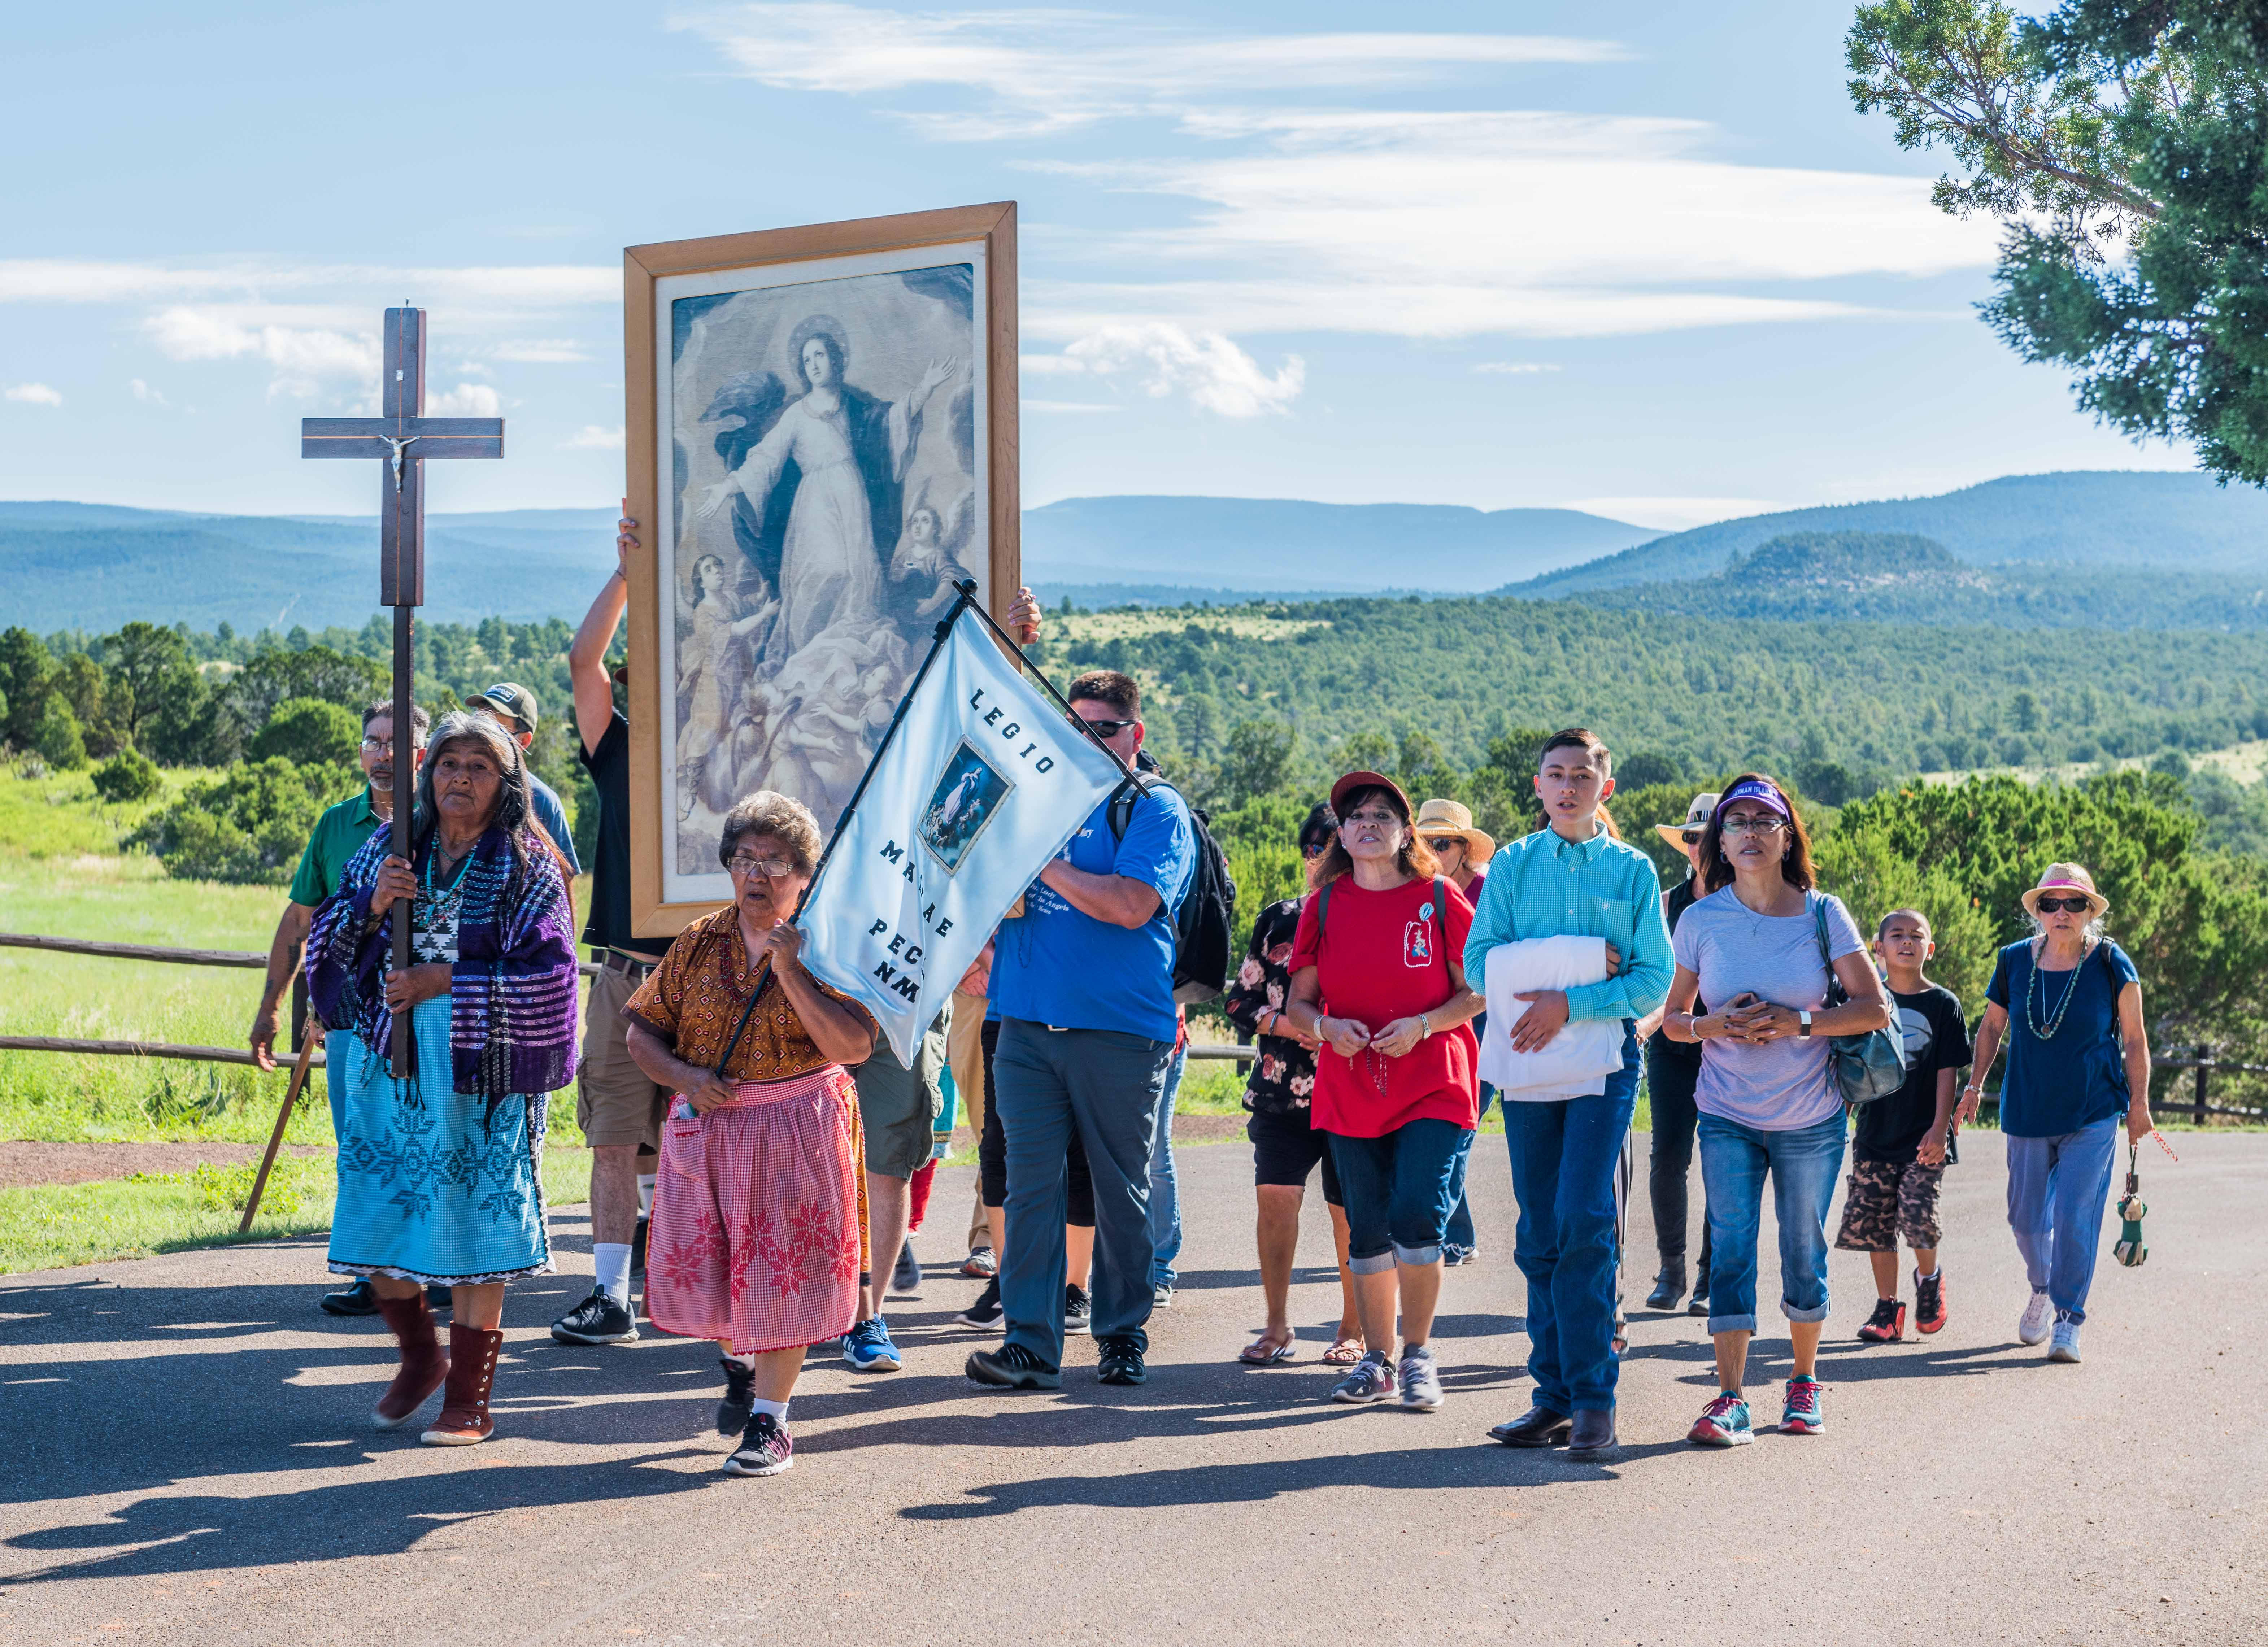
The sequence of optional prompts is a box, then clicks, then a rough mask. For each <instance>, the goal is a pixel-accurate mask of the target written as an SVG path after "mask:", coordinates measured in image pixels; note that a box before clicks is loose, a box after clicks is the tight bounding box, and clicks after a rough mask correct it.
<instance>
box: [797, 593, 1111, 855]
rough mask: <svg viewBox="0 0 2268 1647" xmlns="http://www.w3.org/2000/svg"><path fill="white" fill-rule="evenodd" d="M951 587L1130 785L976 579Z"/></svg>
mask: <svg viewBox="0 0 2268 1647" xmlns="http://www.w3.org/2000/svg"><path fill="white" fill-rule="evenodd" d="M954 588H955V589H958V590H959V591H961V604H962V605H963V606H966V607H968V609H969V610H970V611H971V612H974V613H975V614H976V615H977V616H978V617H980V618H982V619H983V620H984V627H985V628H987V629H990V630H991V631H992V633H994V634H995V635H997V636H999V637H1000V638H1001V639H1002V640H1004V641H1005V642H1006V643H1008V651H1009V652H1010V653H1011V655H1013V657H1014V658H1015V660H1016V667H1017V668H1019V669H1020V670H1022V671H1023V672H1024V673H1026V674H1027V675H1035V676H1037V677H1038V679H1039V682H1040V684H1041V685H1042V686H1043V687H1046V688H1047V689H1048V695H1049V697H1051V698H1053V699H1054V700H1055V701H1056V702H1057V703H1058V704H1060V705H1062V706H1063V712H1064V714H1065V715H1066V716H1068V717H1070V718H1071V724H1072V725H1074V726H1076V727H1078V728H1079V730H1080V731H1081V732H1085V733H1086V739H1087V741H1088V742H1089V743H1091V744H1093V745H1094V746H1095V747H1096V748H1097V749H1100V750H1101V751H1102V753H1103V754H1107V755H1108V756H1109V757H1110V760H1111V763H1112V764H1113V765H1115V766H1116V768H1118V769H1119V771H1121V772H1122V773H1123V774H1125V776H1126V778H1127V780H1128V782H1132V781H1133V777H1134V768H1132V767H1130V766H1128V765H1127V764H1126V762H1125V761H1124V760H1123V759H1122V758H1121V757H1120V755H1119V754H1118V752H1117V751H1116V749H1113V748H1112V747H1111V746H1109V745H1108V744H1107V743H1105V742H1103V741H1102V739H1101V738H1100V737H1098V736H1096V734H1095V731H1094V727H1092V726H1089V725H1088V724H1086V722H1085V721H1083V720H1081V719H1080V718H1079V711H1078V710H1074V709H1072V708H1071V700H1070V699H1069V698H1067V697H1065V696H1064V695H1063V694H1062V693H1060V692H1058V691H1057V690H1056V683H1055V682H1054V681H1052V680H1049V679H1048V672H1047V671H1046V670H1044V669H1038V668H1035V667H1034V666H1033V664H1032V660H1031V659H1030V658H1027V657H1025V656H1024V649H1023V648H1022V647H1021V646H1020V645H1019V644H1018V643H1017V642H1016V637H1015V636H1013V635H1011V634H1009V633H1008V631H1007V630H1005V629H1002V628H1001V627H1000V626H999V624H998V622H996V621H994V619H993V616H992V614H990V613H989V612H987V611H986V610H985V609H984V608H983V607H981V606H979V605H978V604H977V603H976V579H975V578H973V577H964V578H962V579H961V581H960V582H959V583H957V584H955V585H954ZM916 679H919V677H918V676H917V677H916ZM877 758H879V757H877ZM860 787H861V788H864V787H865V786H864V785H863V784H862V785H861V786H860ZM853 799H854V802H855V799H856V798H855V797H854V798H853ZM813 879H818V878H817V877H816V876H814V877H813Z"/></svg>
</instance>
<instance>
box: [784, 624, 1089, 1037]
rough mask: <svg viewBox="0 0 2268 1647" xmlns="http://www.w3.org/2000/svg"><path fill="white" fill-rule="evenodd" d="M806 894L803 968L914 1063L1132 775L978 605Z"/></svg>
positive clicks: (876, 767)
mask: <svg viewBox="0 0 2268 1647" xmlns="http://www.w3.org/2000/svg"><path fill="white" fill-rule="evenodd" d="M937 644H938V647H939V651H937V652H936V653H935V654H934V655H933V656H932V658H931V660H930V662H929V665H928V666H927V667H926V668H925V669H924V670H923V672H922V673H920V674H919V675H918V676H917V678H916V680H915V682H914V685H913V687H911V689H910V690H909V693H908V695H907V699H906V702H905V703H904V704H903V706H902V710H901V712H900V715H899V717H898V719H897V722H896V724H895V728H894V730H893V732H892V734H891V736H890V737H889V739H887V741H886V742H885V743H884V745H883V746H882V748H881V750H880V753H879V754H876V756H875V757H874V762H873V767H872V768H870V769H869V771H868V773H867V776H866V782H865V789H864V790H863V791H862V792H861V793H860V795H859V796H858V800H857V803H856V805H853V806H852V808H851V811H850V812H848V813H847V814H846V815H845V816H844V818H843V821H842V823H841V824H840V825H839V826H838V830H839V833H838V834H837V835H836V838H835V841H834V842H833V843H832V845H831V847H830V849H829V850H828V857H827V863H826V866H825V867H824V868H823V869H822V870H821V871H820V875H819V879H818V880H817V881H816V882H815V883H814V886H812V888H811V891H810V893H808V895H807V896H806V898H805V900H804V905H803V911H802V913H801V915H799V916H798V917H797V920H796V924H797V925H799V926H800V927H801V928H802V929H803V932H804V945H803V964H804V965H805V966H806V967H808V968H810V970H811V972H812V973H813V974H814V975H815V976H817V977H819V978H822V979H824V980H825V981H826V982H828V983H830V984H832V985H833V986H834V987H835V988H836V989H840V990H842V991H843V993H844V994H845V995H848V996H851V998H852V999H854V1000H856V1001H858V1002H859V1003H860V1004H862V1005H864V1006H865V1008H866V1009H867V1010H868V1011H871V1012H873V1015H874V1018H875V1021H876V1022H877V1023H878V1024H879V1025H880V1027H881V1031H882V1033H883V1035H884V1036H885V1037H886V1038H887V1040H888V1041H889V1043H890V1049H891V1050H892V1051H893V1052H895V1054H897V1056H898V1062H901V1063H902V1064H905V1065H906V1066H907V1067H908V1068H911V1067H912V1064H913V1060H914V1055H915V1052H916V1051H917V1048H918V1047H919V1044H920V1041H921V1038H922V1033H923V1032H924V1030H926V1029H927V1028H928V1027H929V1026H930V1024H931V1023H932V1021H933V1020H934V1019H935V1018H936V1017H937V1015H938V1013H939V1011H942V1010H943V1008H944V1006H945V1004H946V999H947V998H948V997H949V996H951V994H952V992H953V986H954V984H955V983H957V982H960V980H961V974H962V973H964V972H966V971H967V970H968V966H969V963H970V962H972V961H974V960H976V955H977V952H978V951H979V950H981V949H983V947H984V942H985V940H986V939H987V938H989V937H991V936H992V931H993V929H994V928H996V927H997V926H998V925H999V923H1000V919H1001V917H1002V916H1003V915H1005V914H1006V913H1007V911H1008V906H1009V905H1011V904H1013V902H1015V901H1016V900H1017V899H1018V898H1019V897H1020V896H1021V895H1022V894H1023V893H1024V890H1025V888H1027V886H1030V885H1031V884H1032V882H1033V881H1034V880H1035V879H1038V877H1039V872H1040V871H1041V870H1042V868H1044V867H1045V866H1046V864H1047V862H1048V860H1049V858H1051V857H1055V856H1056V854H1057V853H1058V852H1060V851H1061V850H1062V849H1064V845H1065V844H1066V843H1067V842H1069V841H1070V840H1071V836H1072V835H1073V834H1074V833H1076V832H1077V830H1078V829H1079V826H1080V825H1081V824H1083V823H1085V822H1086V820H1087V818H1088V817H1089V816H1090V815H1091V814H1092V813H1093V812H1094V809H1095V808H1096V807H1097V806H1099V805H1101V804H1102V802H1103V801H1104V800H1105V799H1106V798H1108V796H1109V795H1110V793H1111V791H1112V790H1115V789H1116V788H1117V786H1118V784H1119V783H1120V781H1121V779H1122V778H1123V776H1125V774H1124V770H1123V768H1121V767H1120V766H1119V765H1118V763H1117V762H1116V761H1115V760H1114V759H1113V758H1112V757H1111V756H1110V754H1108V752H1107V751H1105V750H1103V749H1101V748H1099V747H1097V746H1096V745H1095V744H1094V741H1093V739H1090V738H1088V737H1087V736H1086V734H1085V733H1084V732H1080V730H1079V727H1078V726H1077V725H1075V724H1073V723H1072V722H1071V718H1070V717H1068V716H1067V715H1065V714H1064V711H1063V710H1062V709H1061V708H1060V707H1059V706H1058V705H1057V704H1056V703H1054V702H1051V701H1050V700H1049V698H1048V696H1047V695H1046V694H1044V693H1043V692H1042V691H1041V689H1040V688H1039V687H1035V686H1034V685H1033V684H1032V683H1031V682H1030V681H1029V680H1027V679H1026V678H1025V676H1024V673H1023V672H1022V670H1021V669H1020V668H1019V667H1018V666H1017V665H1016V662H1015V660H1013V658H1009V657H1008V656H1006V654H1005V653H1004V652H1003V651H1001V649H1000V647H999V646H998V644H996V643H994V641H993V638H992V636H991V634H990V631H989V630H987V629H986V628H985V626H984V623H983V620H982V619H980V618H979V617H978V616H977V615H976V614H975V613H973V612H969V611H966V610H963V611H962V612H961V614H959V615H958V616H957V617H956V618H955V619H954V621H953V623H952V625H951V627H950V628H949V629H947V630H946V634H945V636H944V638H943V639H941V640H939V642H938V643H937Z"/></svg>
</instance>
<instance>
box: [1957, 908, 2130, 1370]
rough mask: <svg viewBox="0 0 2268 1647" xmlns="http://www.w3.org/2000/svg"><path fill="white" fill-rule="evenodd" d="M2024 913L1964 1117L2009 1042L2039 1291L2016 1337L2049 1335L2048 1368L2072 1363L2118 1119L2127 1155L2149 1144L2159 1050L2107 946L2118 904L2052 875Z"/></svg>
mask: <svg viewBox="0 0 2268 1647" xmlns="http://www.w3.org/2000/svg"><path fill="white" fill-rule="evenodd" d="M2023 905H2024V913H2025V914H2026V915H2029V916H2030V917H2031V919H2032V929H2033V934H2034V935H2033V936H2032V937H2028V938H2024V939H2022V940H2021V941H2020V942H2017V943H2014V944H2011V945H2008V946H2007V948H2006V949H2004V950H2002V951H2001V952H2000V958H1999V962H1998V963H1997V964H1996V965H1995V966H1994V967H1993V968H1992V982H1991V983H1990V984H1989V985H1987V986H1986V988H1985V1000H1986V1002H1987V1003H1988V1004H1987V1005H1986V1006H1985V1021H1984V1022H1983V1023H1981V1024H1979V1025H1978V1026H1977V1061H1976V1062H1975V1063H1974V1064H1972V1065H1971V1066H1970V1071H1969V1085H1968V1086H1967V1087H1966V1088H1965V1089H1963V1091H1962V1094H1961V1108H1960V1111H1959V1114H1960V1116H1961V1119H1962V1121H1968V1120H1970V1119H1971V1118H1972V1117H1973V1116H1975V1114H1977V1104H1978V1101H1979V1100H1980V1099H1982V1098H1983V1097H1984V1089H1985V1075H1986V1073H1987V1072H1988V1071H1989V1070H1991V1069H1992V1059H1993V1057H1994V1055H1997V1054H1998V1053H1999V1050H2000V1043H2001V1041H2002V1040H2003V1039H2004V1038H2005V1039H2006V1040H2007V1043H2008V1072H2007V1075H2005V1076H2003V1077H2001V1080H2000V1131H2001V1133H2002V1135H2003V1136H2005V1137H2006V1138H2007V1143H2008V1227H2009V1228H2010V1229H2012V1230H2014V1232H2015V1233H2016V1248H2017V1250H2018V1251H2019V1252H2021V1253H2022V1254H2023V1255H2024V1268H2025V1270H2026V1272H2027V1273H2028V1275H2029V1276H2030V1279H2031V1283H2032V1296H2031V1300H2030V1302H2029V1303H2028V1304H2026V1305H2025V1306H2024V1312H2023V1314H2022V1316H2021V1318H2020V1319H2019V1320H2017V1322H2016V1336H2017V1337H2019V1338H2021V1340H2023V1342H2026V1343H2028V1344H2036V1343H2038V1342H2040V1341H2041V1340H2043V1339H2044V1338H2046V1337H2048V1336H2049V1335H2050V1333H2051V1331H2052V1333H2053V1335H2054V1339H2055V1342H2054V1343H2053V1344H2052V1345H2051V1347H2050V1348H2049V1350H2048V1358H2049V1359H2050V1360H2051V1361H2076V1360H2078V1359H2079V1327H2080V1322H2082V1321H2084V1320H2086V1319H2087V1290H2088V1284H2089V1283H2091V1282H2092V1281H2093V1280H2094V1279H2095V1246H2096V1244H2097V1243H2098V1242H2100V1241H2101V1239H2102V1203H2103V1202H2104V1201H2105V1200H2106V1199H2107V1198H2108V1196H2109V1195H2110V1167H2111V1162H2112V1158H2113V1157H2115V1156H2116V1155H2117V1151H2118V1118H2119V1116H2120V1115H2121V1114H2124V1116H2125V1118H2126V1136H2127V1137H2128V1139H2129V1140H2130V1141H2132V1142H2136V1143H2139V1142H2140V1140H2141V1139H2142V1138H2143V1137H2144V1136H2145V1135H2147V1133H2148V1132H2149V1131H2150V1038H2149V1035H2148V1034H2147V1032H2146V1031H2145V1030H2144V1028H2143V1026H2142V986H2141V985H2140V984H2139V982H2136V981H2135V974H2134V963H2133V962H2132V960H2128V959H2127V956H2126V952H2125V951H2124V950H2123V949H2121V948H2119V947H2118V945H2116V944H2114V943H2112V942H2111V941H2110V938H2109V937H2105V936H2104V934H2103V930H2102V917H2103V915H2104V914H2105V913H2106V912H2107V911H2108V910H2109V909H2110V900H2109V899H2108V898H2105V897H2104V896H2103V895H2102V893H2099V892H2097V891H2095V877H2094V876H2092V875H2090V874H2088V872H2087V871H2086V870H2085V869H2083V868H2081V867H2080V865H2079V864H2049V865H2048V867H2047V869H2046V871H2045V872H2043V874H2042V875H2041V876H2040V879H2039V884H2038V885H2037V886H2034V887H2033V888H2032V889H2031V890H2030V891H2029V892H2028V893H2025V894H2024V896H2023Z"/></svg>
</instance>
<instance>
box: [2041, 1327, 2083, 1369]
mask: <svg viewBox="0 0 2268 1647" xmlns="http://www.w3.org/2000/svg"><path fill="white" fill-rule="evenodd" d="M2048 1359H2049V1360H2050V1361H2076V1360H2078V1359H2079V1323H2078V1322H2077V1321H2058V1322H2057V1323H2056V1324H2055V1342H2053V1343H2052V1344H2050V1345H2049V1346H2048Z"/></svg>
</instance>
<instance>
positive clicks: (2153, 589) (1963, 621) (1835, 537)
mask: <svg viewBox="0 0 2268 1647" xmlns="http://www.w3.org/2000/svg"><path fill="white" fill-rule="evenodd" d="M1566 599H1571V600H1580V601H1582V602H1584V603H1585V604H1587V605H1590V606H1598V607H1616V608H1621V609H1635V610H1638V611H1645V612H1658V613H1664V614H1675V615H1683V616H1691V617H1722V616H1724V615H1725V614H1727V613H1733V612H1737V613H1740V614H1742V615H1743V616H1745V617H1754V618H1777V619H1793V620H1800V621H1811V620H1816V619H1824V620H1830V621H1836V620H1846V619H1856V620H1858V621H1862V622H1870V623H1901V624H1918V625H1931V626H1935V625H1940V624H1956V625H1964V626H1966V625H1976V624H1990V625H1993V626H1996V627H1999V628H2002V629H2224V630H2237V629H2268V559H2264V561H2263V562H2262V563H2261V564H2259V565H2257V566H2255V567H2251V568H2249V569H2244V568H2235V567H2232V568H2229V569H2228V570H2223V571H2218V572H2198V571H2181V570H2172V569H2157V570H2143V569H2141V568H2139V567H2126V566H2101V565H2080V564H2064V565H2042V564H2035V563H2031V562H2003V563H2001V564H1999V565H1993V566H1976V565H1971V564H1970V563H1969V562H1964V561H1962V560H1960V559H1958V558H1956V557H1955V555H1953V553H1952V552H1951V551H1950V550H1948V549H1947V548H1945V546H1944V545H1943V544H1941V543H1939V542H1938V541H1937V540H1935V539H1933V538H1924V537H1918V536H1916V535H1914V534H1911V533H1865V532H1798V533H1788V534H1786V536H1783V537H1778V538H1771V539H1768V540H1765V541H1764V543H1762V544H1759V545H1758V546H1757V547H1756V548H1754V549H1751V550H1748V551H1745V552H1742V551H1735V552H1734V555H1733V557H1732V559H1731V560H1730V561H1729V562H1727V564H1726V566H1725V567H1724V569H1723V570H1720V571H1718V572H1714V573H1712V574H1710V575H1709V576H1707V577H1695V578H1689V579H1686V580H1684V581H1683V582H1679V583H1662V584H1629V585H1616V586H1614V587H1610V588H1602V589H1584V590H1578V591H1576V592H1573V593H1572V594H1570V595H1569V596H1567V597H1566Z"/></svg>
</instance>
